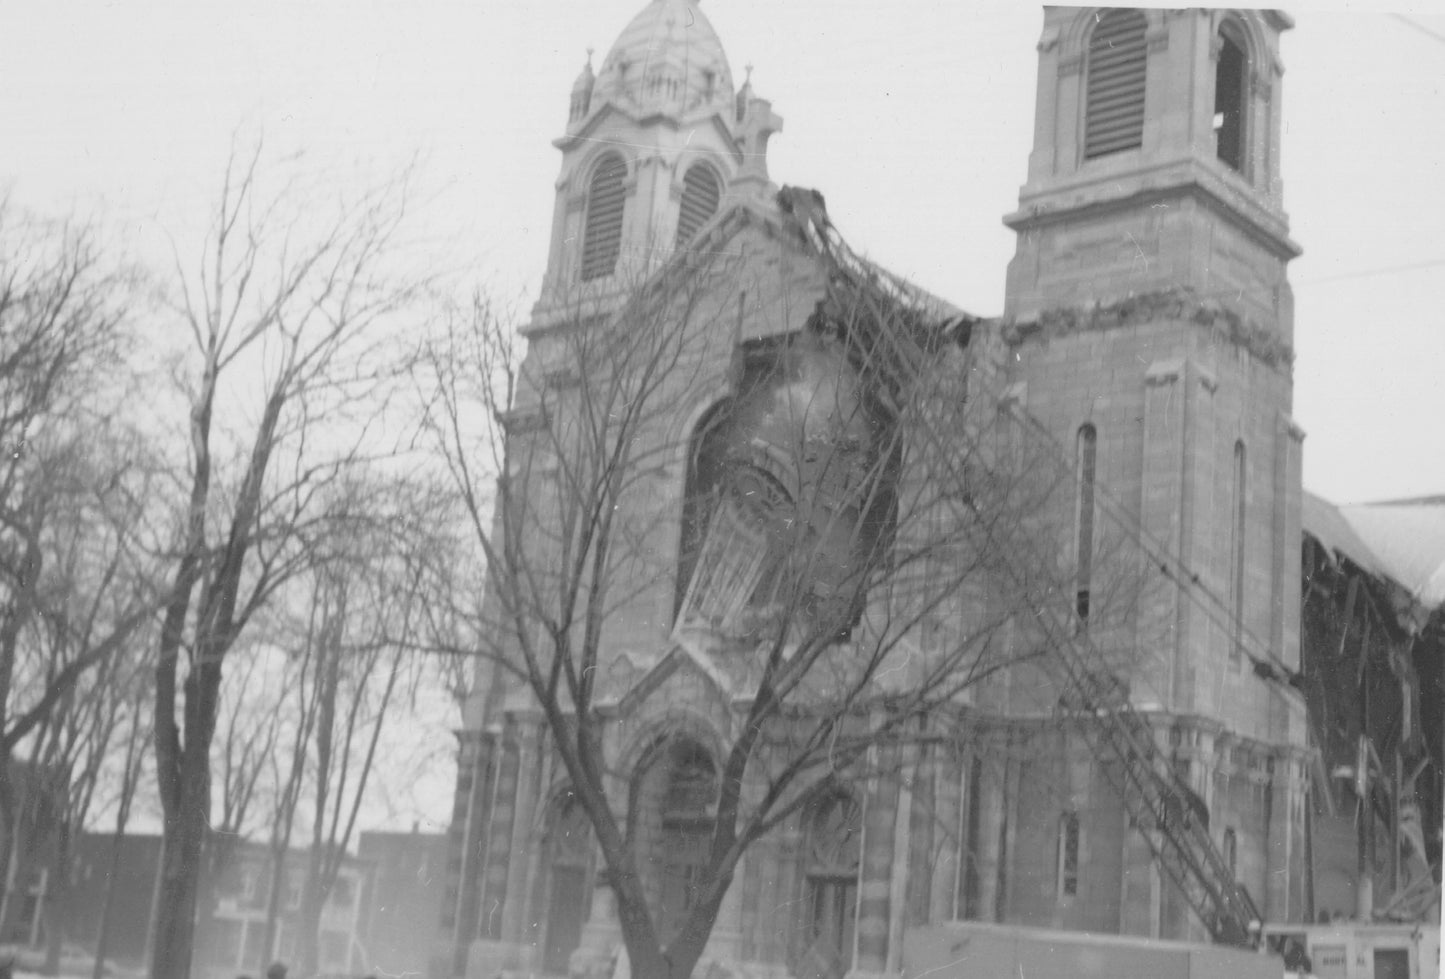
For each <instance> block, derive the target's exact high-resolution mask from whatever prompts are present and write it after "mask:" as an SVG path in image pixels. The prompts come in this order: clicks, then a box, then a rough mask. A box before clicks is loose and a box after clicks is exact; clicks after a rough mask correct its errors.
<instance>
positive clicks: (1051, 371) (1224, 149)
mask: <svg viewBox="0 0 1445 979" xmlns="http://www.w3.org/2000/svg"><path fill="white" fill-rule="evenodd" d="M1290 26H1291V22H1290V20H1289V18H1288V17H1287V16H1286V15H1284V14H1282V13H1279V12H1275V11H1268V10H1222V9H1169V10H1156V9H1148V10H1142V9H1135V8H1114V9H1111V8H1064V7H1050V8H1046V9H1045V14H1044V27H1043V32H1042V36H1041V38H1040V41H1039V43H1038V95H1037V105H1036V115H1035V121H1034V136H1033V150H1032V152H1031V153H1030V155H1029V162H1028V178H1027V181H1026V183H1025V184H1024V185H1023V187H1022V188H1021V190H1020V193H1019V205H1018V208H1017V210H1015V211H1014V212H1013V213H1012V214H1009V215H1008V216H1006V217H1005V218H1004V223H1005V224H1006V225H1007V226H1008V227H1010V228H1012V229H1013V230H1014V231H1015V232H1016V233H1017V246H1016V251H1015V255H1014V258H1013V260H1012V261H1011V262H1010V264H1009V268H1008V277H1007V286H1006V295H1005V300H1004V332H1005V335H1006V337H1007V338H1008V342H1009V343H1010V344H1011V346H1012V351H1011V354H1012V355H1011V356H1010V357H1009V362H1010V363H1009V367H1008V371H1009V374H1010V376H1009V382H1010V386H1009V388H1008V397H1009V398H1011V399H1013V400H1014V401H1015V403H1018V404H1020V405H1021V406H1022V407H1024V408H1025V409H1026V410H1027V411H1028V413H1029V414H1030V415H1032V416H1033V417H1034V418H1036V419H1038V420H1039V421H1040V422H1041V423H1042V425H1043V426H1044V427H1045V428H1046V429H1047V430H1048V432H1049V435H1050V438H1051V440H1052V442H1053V443H1055V444H1056V445H1057V447H1058V449H1059V451H1062V452H1063V453H1066V454H1069V455H1071V456H1072V459H1073V464H1074V471H1075V473H1076V479H1077V482H1078V484H1079V485H1078V487H1077V488H1076V492H1075V493H1074V494H1073V496H1074V498H1073V499H1072V500H1071V501H1070V506H1071V508H1072V509H1071V510H1070V512H1069V513H1068V514H1067V515H1061V518H1060V519H1061V522H1062V523H1064V524H1067V525H1068V528H1069V529H1068V531H1067V537H1068V539H1067V540H1066V541H1063V542H1061V544H1062V546H1061V554H1062V555H1063V558H1062V560H1063V561H1065V562H1070V563H1071V566H1072V567H1073V569H1074V570H1073V576H1074V578H1075V579H1076V580H1075V583H1074V586H1073V589H1074V591H1077V595H1078V602H1077V605H1078V615H1079V617H1080V619H1081V624H1083V625H1084V626H1085V627H1086V628H1088V630H1089V632H1090V635H1091V638H1092V640H1093V642H1094V644H1095V645H1096V646H1100V647H1103V648H1104V651H1105V652H1106V653H1108V654H1111V655H1113V656H1115V657H1116V660H1115V662H1116V663H1119V664H1126V663H1127V664H1130V665H1129V666H1128V667H1127V668H1125V667H1122V666H1121V668H1120V670H1119V675H1120V677H1121V679H1126V680H1127V683H1128V686H1129V696H1130V699H1131V701H1132V702H1133V704H1134V706H1135V709H1136V710H1138V711H1140V712H1141V713H1143V714H1144V715H1146V716H1147V717H1148V718H1149V719H1150V723H1151V725H1153V726H1154V727H1155V729H1156V731H1157V732H1158V736H1159V737H1160V739H1161V741H1162V743H1166V744H1169V745H1170V746H1171V747H1170V749H1169V750H1170V753H1171V756H1172V761H1173V764H1174V765H1175V767H1176V770H1177V771H1178V772H1179V773H1181V775H1183V776H1184V777H1185V778H1186V780H1187V782H1188V784H1189V785H1190V787H1191V789H1192V790H1194V791H1195V792H1196V793H1197V795H1198V797H1199V799H1200V801H1201V803H1202V804H1203V806H1204V807H1205V808H1206V809H1207V811H1208V813H1209V826H1210V832H1211V835H1213V836H1214V837H1215V840H1216V845H1218V846H1219V847H1220V851H1221V852H1224V853H1228V854H1229V857H1228V860H1229V862H1230V863H1231V865H1232V867H1233V872H1234V873H1235V874H1236V879H1237V880H1238V881H1239V882H1240V883H1242V884H1243V885H1244V886H1245V887H1246V888H1247V889H1248V891H1249V892H1250V893H1251V895H1253V897H1254V898H1255V900H1256V902H1257V903H1258V905H1259V906H1260V908H1261V909H1262V911H1263V913H1264V914H1265V915H1266V917H1267V919H1269V920H1289V919H1290V917H1291V916H1292V915H1297V914H1298V913H1299V910H1300V907H1302V903H1303V902H1302V890H1301V888H1302V886H1303V885H1302V881H1303V872H1302V862H1301V851H1302V826H1303V815H1302V812H1303V810H1302V805H1303V803H1302V802H1301V799H1302V798H1303V796H1302V788H1301V786H1302V785H1303V760H1304V758H1305V754H1304V750H1305V749H1304V745H1305V722H1304V707H1303V700H1302V698H1301V697H1300V696H1299V695H1298V691H1296V690H1294V689H1292V688H1291V686H1290V685H1289V683H1288V682H1287V680H1288V678H1289V677H1290V676H1291V675H1292V673H1293V672H1294V671H1295V670H1297V669H1298V664H1299V608H1300V594H1299V589H1300V580H1299V565H1298V562H1299V547H1300V543H1299V542H1300V505H1301V503H1300V497H1301V490H1300V451H1301V443H1302V439H1303V435H1302V433H1301V432H1300V430H1299V429H1298V427H1297V426H1296V425H1295V424H1294V421H1293V419H1292V417H1291V408H1292V400H1293V395H1292V389H1293V382H1292V370H1293V366H1292V365H1293V356H1294V353H1293V341H1294V309H1293V298H1292V294H1291V291H1290V285H1289V281H1288V278H1287V275H1286V267H1287V265H1288V263H1289V262H1290V260H1291V259H1293V258H1294V257H1295V256H1297V255H1298V254H1299V253H1300V249H1299V247H1298V246H1297V245H1296V244H1295V243H1294V242H1293V241H1292V240H1291V239H1290V237H1289V222H1288V218H1287V217H1286V215H1285V211H1284V206H1283V193H1282V187H1281V184H1280V132H1281V79H1282V76H1283V67H1282V64H1281V61H1280V57H1279V47H1280V44H1279V42H1280V36H1281V34H1282V33H1283V32H1284V31H1286V30H1287V29H1289V27H1290ZM1141 541H1143V542H1147V545H1146V547H1145V549H1144V550H1143V551H1141V549H1140V547H1139V544H1138V542H1141ZM1148 548H1153V549H1154V551H1153V552H1152V553H1154V554H1159V553H1163V554H1166V555H1167V561H1164V562H1161V561H1159V560H1157V559H1156V560H1149V559H1145V557H1144V554H1145V553H1150V552H1149V551H1148ZM1109 560H1117V561H1120V562H1122V563H1123V564H1127V565H1128V567H1129V568H1134V569H1139V568H1143V569H1144V570H1143V572H1142V573H1139V572H1137V571H1136V572H1135V574H1136V575H1137V577H1138V583H1137V586H1130V587H1125V588H1122V589H1117V590H1116V591H1114V592H1112V593H1109V592H1108V591H1107V589H1106V587H1105V586H1104V581H1105V579H1107V578H1108V571H1107V569H1106V568H1105V564H1106V562H1107V561H1109ZM1164 564H1168V565H1170V566H1172V567H1173V568H1175V569H1176V570H1175V571H1174V572H1172V573H1170V572H1162V571H1160V568H1161V566H1163V565H1164ZM1109 580H1111V581H1114V582H1117V581H1119V580H1128V577H1127V575H1125V576H1124V577H1123V578H1122V579H1121V578H1120V577H1118V576H1116V577H1114V578H1113V579H1109ZM1131 587H1132V590H1130V588H1131ZM1072 594H1073V592H1072V591H1071V595H1072ZM1107 601H1114V602H1123V603H1127V604H1129V605H1130V608H1129V609H1127V610H1126V611H1124V612H1123V614H1122V615H1116V616H1114V617H1112V618H1108V619H1107V621H1108V622H1109V623H1112V624H1111V625H1109V626H1107V627H1106V618H1105V613H1106V612H1107V611H1108V610H1107V609H1105V608H1103V607H1102V605H1103V604H1104V603H1105V602H1107ZM1115 611H1116V612H1117V611H1118V610H1115ZM1091 614H1092V616H1093V619H1092V621H1090V616H1091ZM1014 709H1016V710H1018V709H1022V708H1021V707H1018V706H1016V707H1015V708H1014ZM1085 796H1086V797H1087V798H1086V797H1085ZM1266 797H1267V800H1268V801H1267V802H1265V803H1264V804H1263V805H1262V806H1261V805H1260V804H1259V800H1260V799H1261V798H1266ZM1098 798H1103V797H1102V796H1098V797H1097V798H1096V795H1095V794H1094V790H1092V789H1090V790H1089V791H1088V793H1085V794H1084V795H1081V796H1080V797H1079V798H1078V799H1076V800H1075V801H1076V803H1077V804H1078V805H1080V806H1084V807H1086V808H1087V807H1089V806H1094V805H1098V804H1100V803H1098V801H1097V800H1098ZM1109 818H1112V817H1109ZM1106 822H1107V820H1106ZM1085 824H1086V829H1085V835H1086V836H1088V835H1089V834H1090V832H1091V831H1090V830H1089V829H1088V819H1087V818H1086V819H1085ZM1120 859H1121V861H1122V863H1121V865H1122V867H1123V868H1124V877H1123V880H1124V881H1125V883H1124V884H1123V885H1122V888H1123V889H1122V891H1121V892H1119V893H1120V894H1121V896H1120V898H1119V905H1118V908H1119V910H1118V921H1117V927H1118V928H1119V929H1120V930H1121V931H1124V932H1127V933H1135V934H1153V935H1159V936H1166V937H1188V936H1190V935H1191V934H1192V932H1191V929H1194V930H1195V931H1197V927H1196V926H1195V925H1191V923H1190V919H1189V918H1188V916H1187V915H1185V914H1184V913H1183V911H1182V910H1181V905H1180V903H1179V902H1178V901H1177V900H1174V899H1173V898H1171V897H1170V896H1169V892H1168V888H1167V887H1164V886H1163V885H1162V884H1161V883H1160V882H1159V880H1158V879H1157V875H1156V874H1155V873H1153V871H1152V870H1151V869H1150V861H1149V859H1148V856H1147V853H1146V852H1145V851H1144V850H1143V849H1142V844H1141V843H1139V842H1138V841H1137V840H1133V839H1132V837H1128V838H1126V840H1125V842H1124V846H1123V851H1122V853H1121V854H1120ZM1109 886H1110V887H1112V886H1113V885H1109ZM1106 890H1107V888H1106ZM1106 924H1109V925H1111V926H1112V924H1113V923H1112V922H1106ZM1195 937H1197V936H1195Z"/></svg>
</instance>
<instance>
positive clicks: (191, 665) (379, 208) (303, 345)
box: [151, 147, 419, 979]
mask: <svg viewBox="0 0 1445 979" xmlns="http://www.w3.org/2000/svg"><path fill="white" fill-rule="evenodd" d="M262 171H263V168H262V167H261V151H260V149H259V147H258V148H257V149H256V150H255V151H253V152H251V153H249V154H244V155H243V154H236V155H233V157H232V160H231V163H230V165H229V167H228V169H227V172H226V174H225V177H224V179H223V181H222V184H221V188H220V195H219V198H218V200H217V201H216V203H215V207H214V211H213V217H212V221H211V224H210V230H209V234H208V236H207V240H206V243H205V248H204V252H203V254H201V255H199V256H195V257H185V256H181V255H179V254H178V255H177V256H176V261H175V280H174V288H173V296H174V309H173V311H174V314H175V316H176V318H177V320H178V322H179V323H180V324H181V326H182V328H183V329H184V330H185V331H186V334H187V336H188V338H189V341H190V350H189V352H188V354H187V356H186V360H185V368H184V370H185V372H186V378H185V381H184V393H185V406H184V408H185V411H186V412H187V424H186V432H187V445H188V450H189V451H188V465H187V467H186V474H185V481H184V483H183V484H182V486H181V487H180V490H181V493H182V494H183V496H184V497H185V502H184V504H183V505H182V506H181V507H180V509H179V511H178V524H177V526H178V529H177V534H176V540H175V543H174V546H173V547H172V548H171V549H170V552H171V554H172V557H171V561H170V570H169V572H168V576H169V585H168V587H169V592H168V596H167V603H166V607H165V610H164V617H163V622H162V626H161V632H160V638H159V646H158V649H159V659H158V663H157V666H156V699H155V716H156V723H155V735H154V737H155V750H156V768H157V778H158V781H159V784H160V798H161V803H162V808H163V810H164V825H165V859H164V866H163V870H162V885H161V890H160V894H161V898H160V901H159V905H158V918H157V924H156V931H155V943H154V948H155V956H154V958H153V960H152V963H151V969H152V975H154V976H155V977H157V979H161V977H170V979H178V977H181V976H184V975H187V974H188V972H189V969H190V958H191V949H192V942H193V934H192V931H193V922H194V915H195V904H196V880H197V874H198V872H199V869H200V863H201V860H200V858H201V852H202V846H203V842H204V835H205V831H206V827H207V825H208V822H209V816H210V805H211V770H210V750H211V742H212V739H213V738H214V735H215V731H216V719H217V716H218V706H219V697H220V690H221V675H222V666H223V663H224V662H225V661H226V659H227V657H228V655H229V654H230V653H231V651H232V650H233V648H234V647H235V644H236V642H237V640H238V638H239V637H240V636H241V634H242V632H243V631H244V630H245V629H246V627H247V625H248V623H250V622H251V620H252V619H253V617H254V616H255V615H256V614H257V613H258V611H259V610H261V609H262V608H263V607H265V606H266V605H267V603H268V602H270V601H271V600H272V599H273V597H274V596H275V595H276V593H277V591H278V589H280V588H282V587H283V586H284V585H285V584H286V583H287V582H288V581H290V580H292V579H293V578H294V577H295V576H296V575H297V574H299V573H300V572H301V571H302V570H303V569H304V568H306V567H307V566H308V565H309V564H310V563H311V562H312V561H313V560H314V559H315V556H316V554H315V551H316V549H317V548H319V547H320V548H324V547H325V544H324V543H323V542H324V541H325V539H326V537H327V533H328V531H329V529H330V528H334V527H337V526H340V525H344V524H346V523H347V522H348V521H349V520H353V519H355V518H356V517H357V516H358V515H357V514H355V513H353V512H351V511H350V510H349V509H348V507H349V501H348V499H347V498H346V497H343V496H338V495H336V494H332V493H328V492H326V490H327V488H328V487H330V486H333V485H335V484H336V483H337V481H338V480H340V479H341V478H343V477H344V475H345V474H346V473H347V472H348V471H350V470H351V469H352V468H353V467H355V466H356V465H357V464H358V463H360V462H361V461H362V460H363V459H365V458H367V457H369V456H374V455H378V454H385V452H386V450H385V449H384V448H383V449H378V448H377V447H376V445H375V442H374V441H373V440H369V439H368V435H370V434H372V433H371V430H370V427H369V426H370V424H371V422H372V421H373V420H375V419H377V418H379V417H380V415H381V406H382V405H383V404H384V402H385V387H386V385H387V383H388V372H387V365H386V362H385V355H386V351H387V349H388V337H387V333H386V330H387V328H388V324H389V323H391V322H394V320H395V318H397V317H399V316H400V315H401V313H402V312H403V311H404V310H405V308H406V307H407V304H408V303H409V302H410V301H411V300H412V298H413V297H414V296H415V294H416V290H417V288H418V287H419V283H417V282H416V281H412V280H407V281H403V280H401V279H399V278H398V277H397V276H396V274H395V273H396V268H395V267H394V266H393V265H388V262H389V261H391V260H393V259H394V258H395V255H394V254H393V250H394V249H396V248H398V247H399V237H398V235H399V231H400V228H401V222H402V219H403V217H404V215H405V204H406V197H405V184H404V181H402V180H400V179H398V180H396V181H394V182H391V183H389V184H386V185H383V186H381V187H378V188H376V189H375V190H372V191H368V192H365V193H364V194H362V195H361V196H360V197H359V198H356V199H351V200H348V199H345V198H340V199H338V200H336V202H335V204H334V206H329V207H328V206H327V203H326V202H324V201H318V200H316V197H315V195H314V194H313V195H310V196H307V197H306V198H305V199H304V200H303V199H302V197H301V194H300V188H299V187H297V186H295V185H287V186H283V187H282V189H281V190H280V191H278V192H276V193H274V194H273V193H270V192H268V191H267V189H266V188H267V187H268V186H269V184H268V183H267V182H266V181H264V180H263V173H262ZM356 406H365V410H364V412H363V413H362V414H361V415H355V414H352V413H351V409H352V408H354V407H356ZM222 409H226V410H222ZM183 667H184V669H183ZM182 692H183V697H179V696H178V695H180V694H182Z"/></svg>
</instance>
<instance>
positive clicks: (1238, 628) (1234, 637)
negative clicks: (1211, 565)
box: [1229, 441, 1248, 663]
mask: <svg viewBox="0 0 1445 979" xmlns="http://www.w3.org/2000/svg"><path fill="white" fill-rule="evenodd" d="M1246 475H1247V474H1246V471H1245V454H1244V443H1243V442H1241V441H1236V442H1235V443H1234V480H1233V488H1232V492H1231V495H1230V503H1231V508H1230V516H1231V518H1232V519H1231V520H1230V527H1229V612H1230V625H1231V629H1230V632H1231V634H1230V637H1229V658H1230V661H1231V662H1234V663H1238V662H1239V661H1240V659H1241V658H1242V656H1243V654H1244V579H1245V574H1244V572H1245V561H1244V554H1245V516H1246V514H1247V513H1248V506H1247V502H1246V501H1247V490H1248V487H1247V486H1246V484H1245V478H1246Z"/></svg>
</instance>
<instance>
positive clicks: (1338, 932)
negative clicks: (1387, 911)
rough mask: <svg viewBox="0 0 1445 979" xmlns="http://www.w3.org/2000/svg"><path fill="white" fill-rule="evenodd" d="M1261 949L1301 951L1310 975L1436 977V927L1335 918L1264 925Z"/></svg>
mask: <svg viewBox="0 0 1445 979" xmlns="http://www.w3.org/2000/svg"><path fill="white" fill-rule="evenodd" d="M1263 939H1264V940H1263V942H1262V946H1261V947H1262V949H1266V950H1269V951H1273V952H1275V953H1277V954H1283V952H1284V951H1285V950H1286V949H1289V948H1290V947H1295V948H1300V949H1303V951H1304V954H1305V956H1306V957H1307V961H1308V967H1309V971H1308V972H1307V973H1304V974H1305V975H1308V976H1313V977H1315V979H1438V977H1439V975H1440V927H1439V926H1438V925H1424V924H1388V923H1363V922H1358V921H1337V922H1333V923H1330V924H1317V925H1265V926H1264V928H1263Z"/></svg>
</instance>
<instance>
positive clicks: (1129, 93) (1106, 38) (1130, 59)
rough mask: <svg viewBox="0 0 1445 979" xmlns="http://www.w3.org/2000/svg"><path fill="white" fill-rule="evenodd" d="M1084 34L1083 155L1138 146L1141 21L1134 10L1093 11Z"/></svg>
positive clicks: (1143, 54)
mask: <svg viewBox="0 0 1445 979" xmlns="http://www.w3.org/2000/svg"><path fill="white" fill-rule="evenodd" d="M1097 16H1098V20H1097V23H1095V25H1094V30H1093V32H1092V33H1091V34H1090V35H1089V61H1088V82H1087V89H1086V92H1087V94H1086V97H1085V110H1084V159H1086V160H1092V159H1095V158H1097V157H1101V156H1108V155H1109V154H1110V153H1119V152H1122V151H1124V150H1132V149H1138V148H1139V147H1140V146H1142V145H1143V143H1144V76H1145V67H1146V64H1147V61H1148V55H1149V49H1148V44H1147V42H1146V40H1145V36H1144V35H1145V30H1146V27H1147V21H1146V20H1145V19H1144V14H1143V13H1142V12H1140V11H1138V10H1120V9H1115V10H1108V11H1104V12H1103V13H1101V14H1099V15H1097Z"/></svg>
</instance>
